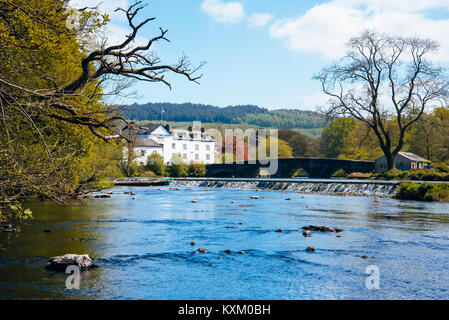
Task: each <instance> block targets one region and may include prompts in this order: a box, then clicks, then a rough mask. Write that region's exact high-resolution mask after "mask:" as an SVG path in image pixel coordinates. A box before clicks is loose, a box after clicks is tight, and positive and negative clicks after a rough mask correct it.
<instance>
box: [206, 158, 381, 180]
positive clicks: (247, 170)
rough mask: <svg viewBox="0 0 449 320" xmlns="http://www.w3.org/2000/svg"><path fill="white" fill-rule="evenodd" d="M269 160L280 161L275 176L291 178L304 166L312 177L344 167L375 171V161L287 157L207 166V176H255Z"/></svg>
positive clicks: (347, 169)
mask: <svg viewBox="0 0 449 320" xmlns="http://www.w3.org/2000/svg"><path fill="white" fill-rule="evenodd" d="M269 161H278V170H277V172H276V174H274V175H273V177H276V178H291V177H293V175H294V174H295V172H296V171H297V170H298V169H300V168H302V169H304V170H305V171H306V172H307V173H308V174H309V177H310V178H330V177H331V176H332V174H333V173H335V172H336V171H337V170H339V169H343V170H344V171H345V172H346V173H353V172H363V173H369V172H373V171H374V161H363V160H347V159H329V158H285V159H269V160H268V161H267V160H265V161H263V163H261V162H260V161H254V160H253V161H245V162H240V163H237V162H234V163H223V164H211V165H207V166H206V176H207V177H238V178H255V177H258V176H259V173H260V169H261V168H267V167H268V166H269V163H270V162H269Z"/></svg>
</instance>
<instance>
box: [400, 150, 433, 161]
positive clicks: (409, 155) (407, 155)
mask: <svg viewBox="0 0 449 320" xmlns="http://www.w3.org/2000/svg"><path fill="white" fill-rule="evenodd" d="M399 154H400V155H401V156H403V157H404V158H407V159H409V160H412V161H416V162H429V161H428V160H426V159H424V158H423V157H420V156H417V155H416V154H414V153H411V152H402V151H401V152H399Z"/></svg>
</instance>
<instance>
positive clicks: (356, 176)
mask: <svg viewBox="0 0 449 320" xmlns="http://www.w3.org/2000/svg"><path fill="white" fill-rule="evenodd" d="M372 177H373V174H372V173H363V172H353V173H351V174H349V175H347V176H346V179H370V178H372Z"/></svg>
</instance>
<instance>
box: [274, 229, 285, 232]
mask: <svg viewBox="0 0 449 320" xmlns="http://www.w3.org/2000/svg"><path fill="white" fill-rule="evenodd" d="M282 231H283V230H282V229H276V230H274V232H282Z"/></svg>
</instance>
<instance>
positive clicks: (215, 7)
mask: <svg viewBox="0 0 449 320" xmlns="http://www.w3.org/2000/svg"><path fill="white" fill-rule="evenodd" d="M201 9H202V10H203V11H204V12H206V13H207V14H208V15H210V16H211V17H212V18H213V19H214V20H215V21H216V22H219V23H231V24H232V23H238V22H240V21H242V20H243V19H244V18H245V9H244V8H243V5H242V4H241V3H240V2H237V1H232V2H222V1H219V0H204V1H203V2H202V3H201Z"/></svg>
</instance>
